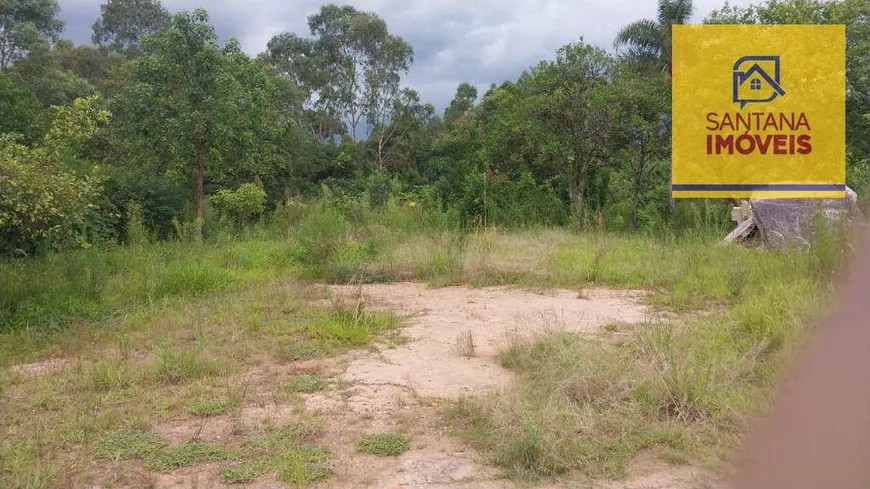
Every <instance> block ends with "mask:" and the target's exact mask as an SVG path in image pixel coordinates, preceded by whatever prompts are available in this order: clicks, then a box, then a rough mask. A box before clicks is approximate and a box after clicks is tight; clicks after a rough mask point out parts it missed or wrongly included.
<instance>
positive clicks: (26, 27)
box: [0, 0, 63, 70]
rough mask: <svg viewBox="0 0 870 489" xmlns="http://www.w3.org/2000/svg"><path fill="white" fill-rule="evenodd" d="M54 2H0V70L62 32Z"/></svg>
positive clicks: (56, 4)
mask: <svg viewBox="0 0 870 489" xmlns="http://www.w3.org/2000/svg"><path fill="white" fill-rule="evenodd" d="M59 11H60V6H58V3H57V0H4V1H3V2H2V3H0V70H2V69H6V68H7V67H9V65H11V64H13V63H15V62H17V61H18V60H20V59H22V58H24V57H25V56H27V54H28V53H29V52H31V51H32V50H34V49H37V48H39V47H44V46H47V45H48V44H50V43H53V42H56V41H57V39H58V37H59V36H60V33H61V31H62V30H63V22H62V21H60V20H58V18H57V14H58V12H59Z"/></svg>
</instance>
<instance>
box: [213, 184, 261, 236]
mask: <svg viewBox="0 0 870 489" xmlns="http://www.w3.org/2000/svg"><path fill="white" fill-rule="evenodd" d="M211 203H212V204H214V206H215V207H216V208H217V209H218V210H219V211H220V212H221V213H222V214H224V215H227V216H229V217H230V218H232V219H233V220H234V221H235V223H236V225H237V226H239V227H241V226H244V225H245V224H246V223H248V222H249V221H250V220H251V219H253V218H254V217H257V216H259V215H260V214H262V213H263V209H264V208H265V203H266V191H264V190H263V188H262V187H260V186H259V185H256V184H254V183H245V184H242V185H241V186H240V187H239V188H237V189H235V190H229V189H221V190H218V192H217V194H215V195H214V196H213V197H212V198H211Z"/></svg>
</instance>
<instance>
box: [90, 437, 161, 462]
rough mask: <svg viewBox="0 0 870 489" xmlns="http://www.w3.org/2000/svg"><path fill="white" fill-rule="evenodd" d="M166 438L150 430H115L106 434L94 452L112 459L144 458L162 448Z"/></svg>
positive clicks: (98, 455)
mask: <svg viewBox="0 0 870 489" xmlns="http://www.w3.org/2000/svg"><path fill="white" fill-rule="evenodd" d="M165 446H166V440H164V439H163V437H162V436H160V435H158V434H157V433H153V432H150V431H136V430H129V431H115V432H112V433H109V434H108V435H106V436H105V437H104V438H103V440H102V441H101V442H100V443H99V445H97V447H96V449H95V451H94V454H95V455H96V456H97V457H99V458H105V459H108V460H112V461H117V460H129V459H133V458H140V459H144V458H147V457H150V456H152V455H153V454H154V453H157V452H158V451H160V450H162V449H163V447H165Z"/></svg>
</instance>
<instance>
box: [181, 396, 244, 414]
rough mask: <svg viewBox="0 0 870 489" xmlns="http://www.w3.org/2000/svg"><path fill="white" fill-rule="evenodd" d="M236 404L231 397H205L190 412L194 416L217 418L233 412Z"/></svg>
mask: <svg viewBox="0 0 870 489" xmlns="http://www.w3.org/2000/svg"><path fill="white" fill-rule="evenodd" d="M236 404H237V402H236V401H235V400H233V399H231V398H229V397H205V398H201V399H199V400H197V401H196V402H195V403H194V404H193V405H192V406H191V407H190V411H189V412H190V414H192V415H194V416H217V415H219V414H224V413H226V412H229V411H231V410H232V409H233V408H234V407H236Z"/></svg>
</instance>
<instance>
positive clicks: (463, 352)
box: [455, 331, 475, 358]
mask: <svg viewBox="0 0 870 489" xmlns="http://www.w3.org/2000/svg"><path fill="white" fill-rule="evenodd" d="M455 349H456V354H457V355H459V356H462V357H465V358H472V357H474V356H475V351H474V334H473V333H472V332H471V331H464V332H462V333H459V335H458V336H456V343H455Z"/></svg>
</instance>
